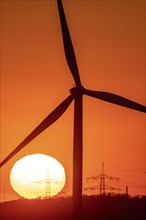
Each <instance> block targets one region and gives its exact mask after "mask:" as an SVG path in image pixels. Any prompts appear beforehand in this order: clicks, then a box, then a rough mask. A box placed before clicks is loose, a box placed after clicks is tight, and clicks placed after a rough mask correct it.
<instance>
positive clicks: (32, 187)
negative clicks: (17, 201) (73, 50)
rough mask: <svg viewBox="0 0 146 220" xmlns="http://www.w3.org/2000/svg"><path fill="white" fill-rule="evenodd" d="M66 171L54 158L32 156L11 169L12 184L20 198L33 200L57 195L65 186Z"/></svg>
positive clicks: (19, 161) (24, 158) (39, 155)
mask: <svg viewBox="0 0 146 220" xmlns="http://www.w3.org/2000/svg"><path fill="white" fill-rule="evenodd" d="M65 179H66V177H65V170H64V168H63V166H62V165H61V164H60V163H59V162H58V161H57V160H56V159H55V158H53V157H50V156H47V155H44V154H31V155H28V156H25V157H23V158H22V159H20V160H18V161H17V162H16V163H15V164H14V166H13V167H12V169H11V173H10V183H11V186H12V188H13V189H14V191H16V192H17V193H18V194H19V195H20V196H22V197H24V198H27V199H32V198H43V197H52V196H55V195H57V194H58V193H59V192H60V191H61V190H62V189H63V187H64V185H65Z"/></svg>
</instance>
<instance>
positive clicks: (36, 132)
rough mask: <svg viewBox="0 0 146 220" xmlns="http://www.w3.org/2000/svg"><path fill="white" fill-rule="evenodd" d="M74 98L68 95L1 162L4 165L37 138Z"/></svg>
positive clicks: (0, 164) (0, 165)
mask: <svg viewBox="0 0 146 220" xmlns="http://www.w3.org/2000/svg"><path fill="white" fill-rule="evenodd" d="M73 99H74V95H70V96H68V97H67V98H66V99H65V100H64V101H63V102H62V103H61V104H60V105H59V106H58V107H57V108H55V109H54V110H53V111H52V112H51V113H50V114H49V115H48V116H47V117H46V118H45V119H44V120H43V121H42V122H41V123H40V124H39V125H38V126H37V127H36V128H35V129H34V130H33V131H32V132H31V133H30V134H29V135H28V136H27V137H26V138H25V139H24V140H23V141H22V142H21V143H20V144H19V145H18V146H17V147H16V148H15V149H14V150H13V151H12V152H11V153H10V154H9V155H8V156H7V157H6V158H5V159H4V160H3V161H2V162H1V163H0V167H2V166H3V165H4V164H5V163H6V162H7V161H9V160H10V159H11V158H12V157H13V156H14V155H15V154H17V153H18V152H19V151H20V150H21V149H22V148H24V147H25V146H26V145H27V144H28V143H30V142H31V141H32V140H33V139H34V138H36V137H37V136H38V135H39V134H40V133H41V132H43V131H44V130H45V129H46V128H48V127H49V126H50V125H51V124H53V123H54V122H55V121H56V120H57V119H58V118H60V117H61V115H62V114H63V113H64V112H65V111H66V109H67V108H68V107H69V105H70V104H71V102H72V101H73Z"/></svg>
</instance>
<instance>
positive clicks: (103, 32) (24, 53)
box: [1, 0, 146, 199]
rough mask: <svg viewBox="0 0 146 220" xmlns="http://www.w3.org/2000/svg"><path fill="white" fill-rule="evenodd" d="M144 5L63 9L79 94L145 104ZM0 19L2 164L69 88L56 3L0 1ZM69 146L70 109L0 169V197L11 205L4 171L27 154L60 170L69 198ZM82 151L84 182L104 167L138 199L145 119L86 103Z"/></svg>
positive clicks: (83, 4) (85, 4) (82, 4)
mask: <svg viewBox="0 0 146 220" xmlns="http://www.w3.org/2000/svg"><path fill="white" fill-rule="evenodd" d="M144 4H145V2H144V1H142V0H141V1H138V0H137V1H132V0H130V1H128V0H127V1H123V0H121V1H110V0H109V1H84V0H83V1H71V0H70V1H63V6H64V10H65V14H66V18H67V22H68V25H69V29H70V34H71V37H72V41H73V46H74V49H75V53H76V57H77V62H78V67H79V71H80V76H81V81H82V83H83V85H84V86H85V87H87V88H88V89H93V90H99V91H109V92H113V93H116V94H119V95H121V96H125V97H127V98H129V99H132V100H134V101H136V102H139V103H141V104H146V100H145V98H146V97H145V81H146V78H145V5H144ZM1 12H2V13H1V17H2V25H1V42H2V43H1V64H2V66H1V103H2V105H1V128H2V129H1V160H3V159H4V158H5V157H6V156H7V155H8V154H9V153H10V152H11V151H12V150H13V149H14V148H15V147H16V146H17V145H18V144H19V143H20V142H21V141H22V140H23V139H24V138H25V137H26V136H27V135H28V134H29V132H31V131H32V129H34V128H35V126H37V125H38V124H39V123H40V122H41V121H42V120H43V119H44V118H45V117H46V116H47V115H48V114H49V113H50V112H51V111H52V110H53V109H54V108H55V107H56V106H57V105H58V104H59V103H60V102H61V101H63V100H64V99H65V98H66V97H67V96H68V95H69V89H70V88H71V87H72V86H73V85H74V81H73V78H72V75H71V73H70V71H69V68H68V66H67V63H66V60H65V56H64V50H63V42H62V35H61V27H60V21H59V15H58V9H57V4H56V1H54V0H53V1H12V0H11V1H9V0H2V1H1ZM72 143H73V103H72V104H71V106H70V107H69V108H68V110H67V111H66V112H65V113H64V115H63V116H62V117H61V118H60V119H59V120H58V121H57V122H55V124H53V125H52V126H51V127H50V128H48V129H47V130H46V131H44V132H43V133H42V134H41V135H40V136H39V137H37V138H36V139H35V140H34V141H32V142H31V143H30V144H29V145H28V146H26V148H25V149H23V150H22V151H21V152H19V153H18V154H17V155H16V156H15V157H14V158H13V159H11V160H10V161H9V162H8V163H7V164H6V165H4V167H3V168H2V169H1V185H2V187H1V189H2V197H4V193H5V194H7V197H9V198H10V199H13V198H15V194H14V193H13V191H12V190H11V188H10V186H9V173H10V170H11V168H12V166H13V164H14V162H15V161H16V160H18V159H20V158H21V157H23V156H25V155H27V154H33V153H44V154H48V155H50V156H53V157H55V158H56V159H57V160H59V161H60V162H61V163H62V165H63V166H64V168H65V170H66V174H67V184H66V187H65V192H66V193H70V192H71V184H72V183H71V182H72V157H73V153H72V151H73V147H72ZM83 149H84V157H83V159H84V163H83V168H84V180H85V178H86V177H88V176H90V175H98V174H100V169H101V162H102V161H104V163H105V169H106V173H107V174H108V173H109V174H111V175H113V176H117V177H119V178H120V179H121V181H123V182H121V185H122V184H123V183H124V185H125V186H126V185H128V186H129V193H130V194H133V195H134V194H144V193H145V191H146V189H145V188H144V186H145V174H144V169H145V154H146V151H145V115H144V113H140V112H136V111H134V110H130V109H126V108H124V107H119V106H116V105H112V104H109V103H105V102H103V101H100V100H96V99H94V98H91V97H86V96H85V97H84V148H83ZM135 169H136V170H135ZM137 169H140V170H137ZM128 170H132V171H131V172H130V171H128ZM114 171H116V172H114ZM124 181H125V182H124ZM84 182H85V181H84ZM98 184H99V183H98ZM85 185H86V183H85ZM123 190H125V188H123ZM123 192H124V191H123Z"/></svg>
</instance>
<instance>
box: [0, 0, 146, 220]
mask: <svg viewBox="0 0 146 220" xmlns="http://www.w3.org/2000/svg"><path fill="white" fill-rule="evenodd" d="M57 5H58V10H59V16H60V22H61V29H62V36H63V44H64V51H65V57H66V61H67V63H68V67H69V69H70V71H71V73H72V76H73V78H74V81H75V87H73V88H72V89H70V93H71V94H70V95H69V96H68V97H67V98H66V99H65V100H64V101H63V102H62V103H61V104H60V105H58V107H56V108H55V109H54V110H53V111H52V112H51V113H50V114H49V115H48V116H47V117H46V118H45V119H44V120H43V121H42V122H41V123H40V124H39V125H38V126H37V127H36V128H35V129H34V130H33V131H32V132H31V133H30V134H29V135H28V136H27V137H26V138H25V139H24V140H23V141H22V142H21V143H20V144H19V145H18V146H17V147H16V148H15V149H14V150H13V151H12V152H11V153H10V154H9V155H8V156H7V157H6V158H5V159H4V160H3V161H2V162H1V163H0V167H2V166H3V165H4V164H5V163H6V162H8V161H9V160H10V159H11V158H12V157H13V156H14V155H15V154H17V153H18V152H19V151H20V150H21V149H22V148H24V147H25V146H26V145H27V144H28V143H30V142H31V141H32V140H33V139H34V138H36V137H37V136H38V135H39V134H40V133H41V132H43V131H44V130H45V129H46V128H48V127H49V126H50V125H51V124H53V123H54V122H55V121H56V120H58V119H59V118H60V117H61V116H62V114H63V113H64V112H65V111H66V110H67V108H68V107H69V105H70V104H71V102H72V101H73V100H74V137H73V214H74V217H75V219H77V218H78V217H80V216H81V209H82V149H83V147H82V145H83V143H82V137H83V126H82V120H83V119H82V115H83V95H87V96H91V97H94V98H97V99H101V100H103V101H106V102H110V103H113V104H116V105H120V106H123V107H126V108H130V109H134V110H137V111H140V112H146V106H144V105H141V104H138V103H136V102H134V101H131V100H129V99H127V98H124V97H122V96H119V95H116V94H113V93H109V92H102V91H92V90H88V89H85V88H84V87H83V86H82V84H81V80H80V75H79V71H78V66H77V62H76V57H75V53H74V49H73V45H72V41H71V37H70V34H69V30H68V26H67V22H66V18H65V14H64V10H63V6H62V1H61V0H57Z"/></svg>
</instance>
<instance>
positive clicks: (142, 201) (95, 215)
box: [0, 195, 146, 220]
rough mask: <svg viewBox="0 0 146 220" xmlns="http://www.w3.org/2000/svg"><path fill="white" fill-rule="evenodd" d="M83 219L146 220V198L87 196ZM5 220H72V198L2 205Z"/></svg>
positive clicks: (0, 213) (13, 202) (2, 214)
mask: <svg viewBox="0 0 146 220" xmlns="http://www.w3.org/2000/svg"><path fill="white" fill-rule="evenodd" d="M82 213H83V215H82V219H83V220H86V219H90V220H117V219H118V220H130V219H132V220H144V219H146V196H143V197H140V196H137V197H128V196H124V195H103V196H83V212H82ZM0 219H1V220H18V219H19V220H20V219H21V220H23V219H25V220H26V219H27V220H29V219H31V220H71V219H72V198H71V197H67V198H55V199H45V200H39V199H34V200H25V199H20V200H16V201H11V202H4V203H1V204H0Z"/></svg>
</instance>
